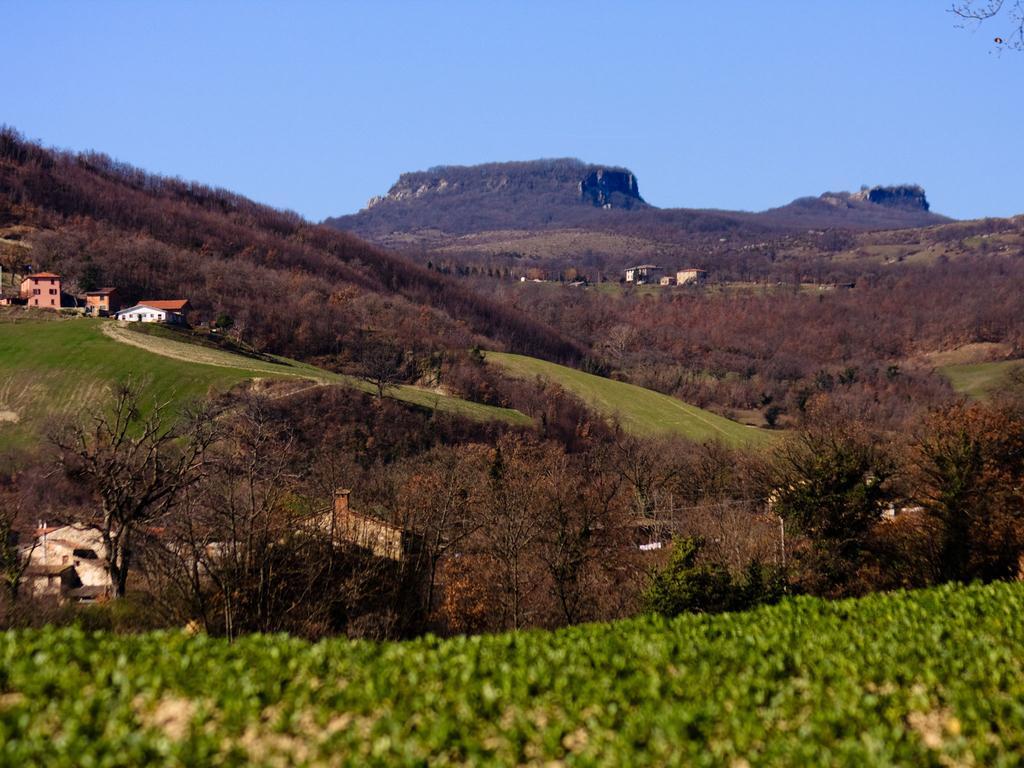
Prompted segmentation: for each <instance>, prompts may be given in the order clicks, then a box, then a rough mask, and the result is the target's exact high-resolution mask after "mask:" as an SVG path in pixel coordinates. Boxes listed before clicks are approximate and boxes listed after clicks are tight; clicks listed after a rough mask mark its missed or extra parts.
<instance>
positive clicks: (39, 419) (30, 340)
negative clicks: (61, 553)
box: [0, 313, 529, 444]
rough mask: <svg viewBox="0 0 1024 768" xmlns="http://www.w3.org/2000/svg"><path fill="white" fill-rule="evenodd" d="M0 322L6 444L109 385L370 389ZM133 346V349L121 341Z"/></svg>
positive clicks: (447, 400) (121, 337)
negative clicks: (281, 382) (263, 383)
mask: <svg viewBox="0 0 1024 768" xmlns="http://www.w3.org/2000/svg"><path fill="white" fill-rule="evenodd" d="M22 314H23V313H17V314H14V313H10V314H5V316H3V317H0V412H3V413H4V414H6V416H3V417H0V435H2V436H3V437H4V438H5V439H6V440H7V441H9V444H25V443H28V442H30V441H33V440H35V439H37V438H38V435H39V433H40V431H41V430H42V429H44V428H45V424H46V421H47V419H50V418H53V417H59V416H61V415H68V414H71V415H77V414H80V413H86V412H88V410H89V409H90V408H92V407H95V406H96V405H97V404H99V403H101V402H103V401H104V399H105V398H106V397H107V395H108V389H109V386H110V385H112V384H114V383H115V382H118V381H123V380H124V379H125V378H127V377H132V378H134V379H135V380H137V381H139V382H141V383H143V384H144V385H145V386H144V392H143V394H144V397H143V402H153V401H161V402H163V401H172V402H173V403H175V404H176V406H179V407H180V406H181V405H183V404H184V403H186V402H188V401H189V400H192V399H194V398H198V397H203V396H205V395H207V394H208V393H210V392H211V391H224V390H227V389H230V388H231V387H232V386H234V385H236V384H239V383H241V382H244V381H247V380H251V379H254V378H265V379H296V378H297V379H304V380H309V381H310V382H311V383H313V382H316V383H322V384H344V385H347V386H352V387H356V388H358V389H362V390H364V391H370V390H372V387H371V385H370V384H368V383H366V382H362V381H359V380H357V379H353V378H351V377H344V376H339V375H338V374H334V373H330V372H328V371H324V370H321V369H319V368H314V367H312V366H309V365H305V364H302V363H298V362H295V361H292V360H287V359H285V358H277V359H276V361H267V360H263V359H259V358H254V357H247V356H244V355H238V354H234V353H231V352H227V351H224V350H219V349H211V348H208V347H204V346H199V345H193V344H188V343H185V342H183V341H180V340H176V339H174V338H173V337H169V336H167V335H166V334H159V333H154V334H150V333H146V334H143V333H137V332H134V331H131V330H128V329H126V328H124V327H120V328H117V329H116V330H117V338H116V339H115V338H112V337H111V336H110V335H108V334H106V333H104V332H103V329H104V327H105V326H106V327H108V328H115V326H114V324H113V321H105V320H89V319H83V318H74V319H63V320H55V319H49V320H45V319H43V320H29V321H25V322H12V318H13V317H20V316H21V315H22ZM125 341H132V342H135V343H123V342H125ZM388 394H389V395H390V396H393V397H395V398H396V399H399V400H403V401H405V402H409V403H413V404H415V405H419V406H423V407H427V408H433V409H437V410H442V411H448V412H452V413H457V414H460V415H464V416H468V417H470V418H478V419H503V420H507V421H512V422H517V423H526V422H528V421H529V420H528V419H527V418H526V416H524V415H523V414H521V413H519V412H518V411H512V410H509V409H505V408H494V407H490V406H485V405H480V404H477V403H470V402H467V401H464V400H460V399H458V398H454V397H447V396H444V395H439V394H435V393H433V392H429V391H426V390H421V389H417V388H416V387H410V386H401V387H395V388H393V389H390V390H389V392H388Z"/></svg>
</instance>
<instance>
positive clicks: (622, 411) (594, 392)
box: [487, 352, 774, 446]
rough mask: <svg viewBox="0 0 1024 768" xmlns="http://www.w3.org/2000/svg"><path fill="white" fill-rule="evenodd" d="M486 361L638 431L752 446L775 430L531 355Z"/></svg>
mask: <svg viewBox="0 0 1024 768" xmlns="http://www.w3.org/2000/svg"><path fill="white" fill-rule="evenodd" d="M487 360H488V361H489V362H491V363H494V364H496V365H499V366H501V367H502V368H503V369H505V370H506V371H507V372H508V373H510V374H512V375H513V376H519V377H521V378H532V377H535V376H541V377H544V378H548V379H550V380H552V381H554V382H556V383H558V384H559V385H561V386H562V387H564V388H565V389H566V390H568V391H569V392H572V393H573V394H575V395H576V396H577V397H579V398H580V399H582V400H583V401H584V402H585V403H587V404H588V405H589V406H590V407H591V408H593V409H594V410H595V411H597V412H598V413H600V414H602V415H604V416H607V417H609V418H615V419H618V421H619V423H621V424H622V426H623V427H624V428H625V429H628V430H630V431H632V432H634V433H636V434H640V435H676V436H681V437H685V438H687V439H689V440H699V441H703V440H721V441H723V442H725V443H727V444H729V445H743V446H750V445H756V444H763V443H765V442H767V441H769V440H771V439H772V438H773V437H774V435H773V433H771V432H767V431H764V430H758V429H756V428H754V427H748V426H744V425H742V424H737V423H736V422H734V421H730V420H729V419H726V418H723V417H721V416H718V415H716V414H714V413H711V412H709V411H705V410H703V409H701V408H698V407H696V406H694V405H689V404H688V403H684V402H683V401H682V400H677V399H676V398H674V397H669V396H668V395H663V394H661V393H660V392H654V391H652V390H649V389H644V388H643V387H638V386H636V385H634V384H627V383H625V382H622V381H613V380H612V379H605V378H602V377H600V376H594V375H593V374H589V373H583V372H582V371H577V370H575V369H573V368H567V367H565V366H563V365H557V364H555V363H549V362H546V361H544V360H538V359H536V358H533V357H524V356H522V355H511V354H507V353H502V352H488V353H487Z"/></svg>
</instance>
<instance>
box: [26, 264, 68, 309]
mask: <svg viewBox="0 0 1024 768" xmlns="http://www.w3.org/2000/svg"><path fill="white" fill-rule="evenodd" d="M21 298H22V299H24V300H25V302H26V304H28V306H30V307H41V308H45V309H60V275H58V274H55V273H54V272H37V273H36V274H34V275H26V276H25V277H24V278H22V281H21Z"/></svg>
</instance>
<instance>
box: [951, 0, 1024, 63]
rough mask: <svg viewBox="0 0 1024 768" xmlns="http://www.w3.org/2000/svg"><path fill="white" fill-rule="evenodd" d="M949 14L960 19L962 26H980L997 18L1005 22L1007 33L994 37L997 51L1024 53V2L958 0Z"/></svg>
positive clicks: (1018, 0) (1014, 0) (1022, 0)
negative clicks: (1007, 50) (1005, 49)
mask: <svg viewBox="0 0 1024 768" xmlns="http://www.w3.org/2000/svg"><path fill="white" fill-rule="evenodd" d="M949 12H950V13H952V14H953V15H954V16H956V17H957V18H958V19H960V22H961V23H960V26H967V25H971V26H978V25H980V24H982V23H983V22H986V21H989V20H991V19H995V18H997V17H998V18H1000V19H1002V20H1004V21H1005V23H1006V29H1007V31H1006V32H1005V33H1004V32H1000V33H999V34H997V35H996V36H995V37H993V42H994V43H995V45H996V47H997V49H1003V48H1009V49H1011V50H1015V51H1024V0H1012V2H1007V0H957V2H954V3H953V5H952V6H951V7H950V9H949Z"/></svg>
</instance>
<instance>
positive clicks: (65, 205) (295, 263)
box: [0, 128, 581, 362]
mask: <svg viewBox="0 0 1024 768" xmlns="http://www.w3.org/2000/svg"><path fill="white" fill-rule="evenodd" d="M5 235H6V236H7V238H8V239H10V240H15V241H16V242H17V243H19V244H20V245H23V246H28V247H27V248H22V247H13V248H12V247H8V248H4V249H3V251H2V252H0V256H2V257H3V258H4V259H5V260H6V263H5V265H4V266H5V267H6V269H7V270H8V271H15V272H17V271H23V268H24V267H25V266H27V265H31V267H32V268H33V269H37V270H39V269H46V270H50V271H56V272H59V273H61V274H62V275H64V277H65V281H66V289H67V288H70V289H72V290H79V291H85V290H90V289H93V288H95V287H98V286H100V285H116V286H117V287H118V288H119V289H120V290H121V291H122V293H123V297H124V298H125V299H126V300H128V301H131V300H135V299H140V298H156V297H160V296H164V297H167V296H173V297H179V296H181V297H186V298H188V299H189V300H190V301H191V303H192V305H193V307H194V308H195V311H196V316H197V318H198V319H200V320H211V319H214V318H216V317H218V316H220V315H225V316H228V317H230V319H231V320H232V321H233V324H234V328H235V329H236V332H237V333H239V334H240V335H241V336H242V337H243V338H244V339H245V341H246V342H248V343H250V344H252V345H253V346H255V347H257V348H260V349H267V350H271V351H274V352H279V353H282V354H290V355H293V356H297V357H311V356H324V355H338V354H344V353H345V352H346V350H348V351H351V350H353V349H356V348H359V347H361V346H364V345H365V344H367V343H372V342H373V341H375V340H385V341H390V342H392V343H395V344H398V345H400V346H402V347H405V348H408V349H413V350H418V351H420V352H423V353H427V352H430V351H438V350H443V349H446V348H463V347H468V346H471V345H472V344H474V343H489V344H493V345H497V346H499V347H504V348H507V349H510V350H519V351H523V352H529V353H531V354H535V355H539V356H546V357H548V358H551V359H556V360H561V361H569V362H571V361H574V360H578V359H579V357H580V356H581V352H580V350H579V348H578V347H577V346H576V345H575V344H574V343H573V342H571V341H570V340H568V339H565V338H563V337H561V336H560V335H559V334H558V333H557V332H556V331H554V330H552V329H551V328H548V327H546V326H544V325H542V324H540V323H537V322H535V321H534V320H532V319H530V318H528V317H526V316H525V315H523V314H522V313H519V312H516V311H514V310H510V309H507V308H503V307H500V306H498V305H496V304H494V303H493V302H490V301H488V300H486V299H484V298H481V297H480V296H479V295H477V294H475V293H473V292H472V291H470V290H468V289H467V288H466V287H465V286H461V285H458V284H456V283H454V282H453V281H452V280H450V279H448V278H446V277H444V276H442V275H439V274H437V273H436V272H432V271H429V270H427V269H424V268H423V267H420V266H416V265H414V264H412V263H411V262H409V261H408V260H406V259H404V258H402V257H400V256H396V255H394V254H390V253H387V252H384V251H381V250H378V249H376V248H374V247H372V246H370V245H368V244H367V243H365V242H363V241H361V240H358V239H357V238H355V237H352V236H350V235H345V234H342V233H339V232H337V231H334V230H331V229H327V228H324V227H319V226H316V225H313V224H310V223H309V222H307V221H304V220H303V219H302V218H301V217H300V216H298V215H297V214H295V213H291V212H288V211H279V210H275V209H272V208H269V207H267V206H263V205H259V204H257V203H254V202H252V201H250V200H247V199H246V198H244V197H241V196H240V195H236V194H233V193H231V192H227V191H224V190H217V189H211V188H208V187H204V186H202V185H199V184H195V183H190V182H185V181H182V180H180V179H172V178H166V177H161V176H155V175H152V174H148V173H146V172H144V171H141V170H139V169H137V168H133V167H131V166H129V165H126V164H124V163H118V162H115V161H113V160H111V159H110V158H109V157H107V156H105V155H101V154H96V153H81V154H72V153H67V152H58V151H54V150H50V149H45V148H43V147H42V146H40V145H38V144H34V143H32V142H29V141H26V140H25V139H24V138H22V137H21V136H19V135H18V133H17V132H15V131H14V130H12V129H9V128H6V129H3V130H0V238H2V237H4V236H5Z"/></svg>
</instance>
